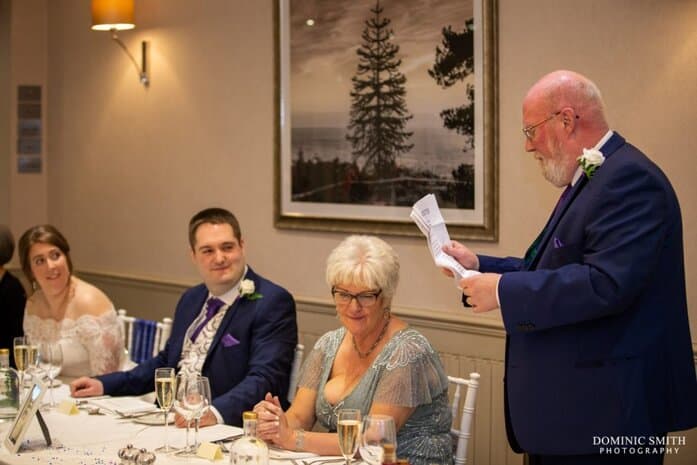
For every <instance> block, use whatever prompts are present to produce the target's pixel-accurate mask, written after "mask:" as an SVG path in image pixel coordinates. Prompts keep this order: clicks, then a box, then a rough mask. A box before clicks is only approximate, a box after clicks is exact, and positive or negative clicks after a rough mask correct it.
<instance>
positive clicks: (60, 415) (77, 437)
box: [0, 383, 360, 465]
mask: <svg viewBox="0 0 697 465" xmlns="http://www.w3.org/2000/svg"><path fill="white" fill-rule="evenodd" d="M51 389H52V390H53V396H54V398H55V401H56V404H59V405H57V406H56V407H53V408H46V407H47V405H45V406H43V407H42V409H41V415H42V417H43V419H44V421H45V423H46V425H47V427H48V430H49V432H50V436H51V440H52V444H51V445H50V446H48V445H47V444H46V441H45V439H44V436H43V434H42V432H41V428H40V427H39V424H38V421H37V420H36V418H34V419H33V421H32V422H31V424H30V426H29V427H28V429H27V433H26V435H25V437H24V441H23V443H22V446H21V448H20V450H19V451H18V452H17V453H11V452H10V451H9V450H8V449H7V448H6V447H5V445H4V440H5V437H6V436H7V433H8V431H9V429H10V426H11V421H5V422H3V423H0V439H1V440H2V441H3V446H2V448H1V449H0V464H8V465H25V464H26V465H38V464H47V465H63V464H65V465H120V464H122V463H124V462H122V460H121V459H120V458H119V457H118V454H119V450H121V449H122V448H124V447H127V446H128V445H131V446H132V447H134V448H136V449H138V450H139V449H146V450H147V451H149V452H154V449H156V448H158V447H160V446H162V445H163V444H164V442H165V426H164V413H163V412H161V411H159V410H155V409H154V408H153V411H152V412H151V413H150V414H149V415H147V416H145V415H123V414H118V413H116V412H115V411H113V410H111V409H108V410H107V409H105V408H99V407H98V405H102V406H103V405H104V403H103V402H99V401H98V400H102V401H103V400H104V399H103V398H104V397H107V396H102V397H103V398H102V399H96V398H95V399H94V400H91V399H90V398H85V399H73V398H72V397H71V396H70V391H69V388H68V386H67V384H65V383H63V384H61V385H59V386H56V387H53V388H51ZM48 397H49V396H48V395H47V396H45V397H44V399H43V400H44V402H45V403H46V402H47V400H48ZM150 398H152V396H150V397H149V399H150ZM111 400H113V401H114V402H127V401H129V400H132V398H130V399H129V398H119V397H114V398H111ZM73 405H74V406H75V409H70V410H72V412H68V409H67V408H66V406H73ZM59 406H62V407H63V408H62V409H61V408H59ZM153 407H155V404H153ZM146 417H147V420H146ZM158 419H159V420H161V421H158ZM166 436H167V441H168V444H170V445H171V446H174V447H175V448H183V447H184V446H185V444H186V429H185V428H177V427H175V426H174V425H172V424H170V425H169V426H168V427H167V431H166ZM193 436H194V432H193V428H192V429H191V432H190V438H191V440H192V441H193ZM241 436H242V429H241V428H239V427H236V426H230V425H213V426H208V427H205V428H200V430H199V433H198V439H199V442H200V443H210V444H213V445H214V446H219V447H220V451H221V454H220V456H219V458H217V459H215V460H213V459H210V460H209V459H206V458H202V457H197V456H194V457H191V456H189V457H181V456H178V455H175V454H174V453H171V452H170V453H163V452H154V453H155V461H154V464H155V465H182V464H193V465H196V464H201V465H205V464H212V463H213V464H223V463H224V464H227V463H229V462H230V457H229V450H230V448H231V447H232V444H233V443H234V441H235V440H236V439H237V438H239V437H241ZM343 461H344V459H343V457H340V456H332V457H329V456H318V455H316V454H312V453H309V452H296V451H287V450H282V449H278V448H275V447H273V446H269V462H270V463H272V464H274V463H278V464H289V465H341V463H342V462H343ZM359 463H360V462H358V461H354V462H353V464H354V465H358V464H359Z"/></svg>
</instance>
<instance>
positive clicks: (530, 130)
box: [523, 110, 561, 140]
mask: <svg viewBox="0 0 697 465" xmlns="http://www.w3.org/2000/svg"><path fill="white" fill-rule="evenodd" d="M559 114H561V110H559V111H557V112H556V113H552V114H551V115H549V116H548V117H547V118H545V119H543V120H542V121H540V122H539V123H535V124H531V125H530V126H525V127H524V128H523V134H525V137H527V138H528V140H532V139H533V137H535V129H537V128H539V127H540V126H542V125H543V124H545V123H546V122H547V121H549V120H551V119H552V118H554V117H555V116H558V115H559Z"/></svg>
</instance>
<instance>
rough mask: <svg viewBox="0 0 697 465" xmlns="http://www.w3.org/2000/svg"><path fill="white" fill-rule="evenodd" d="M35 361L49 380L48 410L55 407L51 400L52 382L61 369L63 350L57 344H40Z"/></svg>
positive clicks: (53, 400) (54, 402)
mask: <svg viewBox="0 0 697 465" xmlns="http://www.w3.org/2000/svg"><path fill="white" fill-rule="evenodd" d="M37 347H38V352H37V359H38V362H39V368H41V370H43V371H44V372H45V373H46V374H47V375H48V379H49V383H50V384H49V387H50V396H51V401H50V402H49V404H48V406H49V408H53V407H55V406H56V401H55V399H54V398H53V381H54V380H55V379H56V376H58V374H59V373H60V372H61V369H62V368H63V348H62V347H61V345H60V343H58V342H42V343H40V344H39V345H38V346H37Z"/></svg>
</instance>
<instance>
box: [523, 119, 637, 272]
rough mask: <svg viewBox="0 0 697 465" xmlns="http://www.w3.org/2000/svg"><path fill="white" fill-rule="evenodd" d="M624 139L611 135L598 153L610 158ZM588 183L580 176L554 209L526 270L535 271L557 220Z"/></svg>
mask: <svg viewBox="0 0 697 465" xmlns="http://www.w3.org/2000/svg"><path fill="white" fill-rule="evenodd" d="M625 142H626V141H625V139H624V138H623V137H622V136H620V135H619V134H618V133H616V132H615V133H613V134H612V137H610V139H608V141H607V142H605V144H603V146H602V147H601V148H600V151H601V152H602V154H603V156H604V157H605V158H608V157H610V156H611V155H612V154H613V153H615V152H616V151H617V149H619V148H620V147H622V146H623V145H624V144H625ZM587 183H588V176H586V175H585V173H584V174H583V175H582V176H581V178H580V179H579V180H578V182H577V183H576V185H575V186H574V187H573V188H572V189H571V192H570V193H569V197H568V198H567V199H565V201H564V203H563V204H562V205H559V207H558V208H557V209H556V211H555V212H554V215H552V217H551V218H550V219H549V222H548V223H547V226H545V228H546V229H545V234H544V235H543V236H542V239H541V240H540V243H539V244H538V246H537V250H538V251H537V254H536V255H535V257H534V258H533V260H532V261H531V262H530V265H529V266H528V267H527V268H526V269H528V270H531V269H535V267H536V266H537V263H538V262H539V260H540V257H541V256H542V253H543V252H544V250H545V249H546V248H547V243H548V242H549V239H550V237H551V236H552V233H553V232H554V230H555V229H556V227H557V224H559V220H561V218H562V217H563V216H564V213H566V210H567V209H568V208H569V206H570V205H571V202H573V201H574V199H575V198H576V196H578V194H579V192H581V190H582V189H583V187H584V186H585V185H586V184H587Z"/></svg>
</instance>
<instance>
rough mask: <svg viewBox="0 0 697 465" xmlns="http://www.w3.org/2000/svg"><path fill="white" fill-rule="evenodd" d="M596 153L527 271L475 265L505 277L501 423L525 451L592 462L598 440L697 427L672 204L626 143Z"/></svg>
mask: <svg viewBox="0 0 697 465" xmlns="http://www.w3.org/2000/svg"><path fill="white" fill-rule="evenodd" d="M601 152H603V154H604V156H605V157H606V160H605V162H604V163H603V164H602V165H601V166H600V167H599V168H598V169H597V171H596V172H595V174H594V175H593V177H592V178H591V179H587V177H586V176H585V175H584V176H583V177H582V178H581V179H580V180H579V182H577V184H576V185H575V186H574V187H573V189H572V191H571V196H570V199H568V200H567V201H566V202H565V204H564V205H561V206H560V208H559V209H558V210H557V211H556V212H555V213H554V215H553V217H552V218H551V219H550V222H549V226H548V229H547V230H546V234H545V236H544V237H543V238H542V242H541V244H540V246H539V249H538V254H537V256H536V257H535V259H534V260H533V261H532V262H531V263H530V264H529V265H528V266H527V267H526V266H525V264H524V262H523V261H522V260H520V259H517V258H494V257H487V256H480V257H479V260H480V270H481V271H483V272H497V273H503V276H502V277H501V280H500V282H499V288H498V289H499V299H500V304H501V311H502V315H503V322H504V326H505V329H506V334H507V338H506V374H505V379H504V387H505V400H506V406H505V413H506V426H507V432H508V437H509V441H510V443H511V446H512V447H513V449H514V450H516V451H518V452H520V451H526V452H529V453H534V454H549V455H555V454H589V453H590V454H592V453H595V454H597V453H599V452H600V450H599V448H598V447H599V446H597V445H594V443H593V437H594V436H613V435H614V436H627V435H637V436H642V435H643V436H649V435H653V434H663V433H666V432H668V431H675V430H682V429H688V428H691V427H693V426H695V425H697V380H696V377H695V368H694V362H693V356H692V347H691V338H690V330H689V325H688V318H687V298H686V293H685V270H684V258H683V238H682V220H681V215H680V206H679V204H678V200H677V197H676V195H675V192H674V191H673V188H672V187H671V185H670V182H669V181H668V179H667V178H666V176H665V175H664V174H663V172H662V171H661V170H660V169H659V168H658V167H657V166H656V165H654V164H653V163H652V162H651V161H650V160H649V159H648V158H647V157H646V156H645V155H644V154H643V153H641V152H640V151H639V150H638V149H636V148H635V147H633V146H632V145H630V144H628V143H627V142H626V141H625V140H624V139H623V138H622V137H621V136H620V135H618V134H616V133H615V134H614V135H613V136H612V137H611V138H610V139H609V140H608V141H607V143H606V144H605V145H604V146H603V147H602V148H601Z"/></svg>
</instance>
